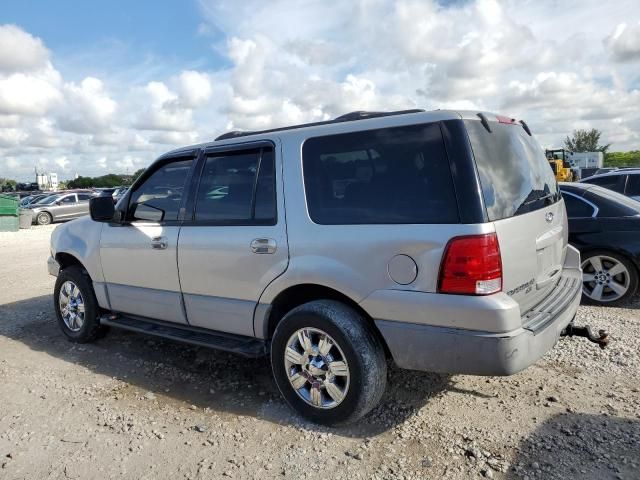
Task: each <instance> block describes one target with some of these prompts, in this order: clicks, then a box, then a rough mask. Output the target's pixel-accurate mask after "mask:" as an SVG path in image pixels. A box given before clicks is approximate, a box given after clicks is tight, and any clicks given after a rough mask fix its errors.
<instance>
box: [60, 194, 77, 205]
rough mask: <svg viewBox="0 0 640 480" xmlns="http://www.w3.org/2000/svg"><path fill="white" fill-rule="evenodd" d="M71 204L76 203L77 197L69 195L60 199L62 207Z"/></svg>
mask: <svg viewBox="0 0 640 480" xmlns="http://www.w3.org/2000/svg"><path fill="white" fill-rule="evenodd" d="M70 203H76V196H75V195H67V196H66V197H62V198H61V199H60V204H61V205H68V204H70Z"/></svg>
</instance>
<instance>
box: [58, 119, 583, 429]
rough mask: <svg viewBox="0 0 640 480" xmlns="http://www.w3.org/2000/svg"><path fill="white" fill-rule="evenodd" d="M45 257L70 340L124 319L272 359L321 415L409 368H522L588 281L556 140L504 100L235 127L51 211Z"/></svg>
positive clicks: (284, 380)
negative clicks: (538, 137)
mask: <svg viewBox="0 0 640 480" xmlns="http://www.w3.org/2000/svg"><path fill="white" fill-rule="evenodd" d="M51 250H52V257H51V258H50V259H49V271H50V272H51V273H52V274H53V275H56V276H57V277H58V278H57V281H56V286H55V293H54V295H55V309H56V313H57V318H58V322H59V324H60V327H61V328H62V331H63V332H64V334H65V335H66V336H67V337H69V338H70V339H71V340H72V341H76V342H87V341H91V340H94V339H96V338H97V337H98V336H99V335H100V334H101V333H102V332H103V330H104V328H105V327H107V326H111V327H118V328H124V329H128V330H133V331H136V332H142V333H147V334H152V335H159V336H162V337H166V338H171V339H175V340H180V341H185V342H189V343H192V344H197V345H204V346H208V347H214V348H219V349H223V350H227V351H231V352H236V353H238V354H241V355H246V356H252V357H255V356H263V355H270V356H271V364H272V367H273V374H274V377H275V381H276V383H277V386H278V388H279V389H280V391H281V393H282V395H283V396H284V398H285V399H286V401H287V402H288V403H289V404H290V405H291V406H292V407H293V408H294V409H296V410H297V411H298V412H300V413H301V414H302V415H304V416H305V417H306V418H308V419H311V420H313V421H315V422H319V423H324V424H338V423H344V422H348V421H353V420H355V419H358V418H360V417H362V416H363V415H365V414H366V413H367V412H368V411H370V410H371V409H372V408H373V407H374V406H375V405H376V404H377V403H378V401H379V399H380V397H381V395H382V393H383V390H384V388H385V382H386V371H387V358H391V359H393V361H394V362H395V363H396V364H397V365H398V366H399V367H401V368H406V369H414V370H428V371H434V372H450V373H464V374H474V375H510V374H513V373H515V372H518V371H520V370H522V369H524V368H526V367H527V366H529V365H531V364H532V363H533V362H535V361H536V360H537V359H539V358H540V357H541V356H542V355H544V353H545V352H547V351H548V350H549V349H551V348H552V347H553V346H554V345H555V343H556V341H557V340H558V338H559V336H560V335H561V333H562V332H563V330H564V329H565V328H567V327H568V325H569V324H570V323H571V322H572V320H573V318H574V316H575V313H576V309H577V308H578V303H579V302H580V296H581V290H582V289H581V285H582V280H581V271H580V260H579V254H578V252H577V250H575V249H574V248H573V247H571V246H569V245H568V244H567V217H566V213H565V206H564V201H563V200H562V198H561V196H560V194H559V191H558V187H557V184H556V181H555V179H554V176H553V172H552V171H551V169H550V168H549V165H548V163H547V160H546V159H545V155H544V151H543V150H542V149H541V148H540V146H539V145H538V143H537V142H536V141H535V139H534V138H533V137H532V136H531V133H530V131H529V128H528V127H527V126H526V124H524V123H523V122H520V123H517V122H516V121H515V120H513V119H510V118H506V117H502V116H496V115H492V114H488V113H486V114H483V113H480V114H477V113H471V112H452V111H434V112H424V111H420V110H414V111H404V112H390V113H366V112H355V113H353V114H348V115H345V116H342V117H339V118H337V119H335V120H332V121H326V122H319V123H314V124H307V125H299V126H294V127H289V128H282V129H275V130H268V131H262V132H231V133H227V134H225V135H222V136H221V137H219V138H218V139H216V141H214V142H211V143H206V144H202V145H195V146H191V147H186V148H181V149H179V150H175V151H172V152H170V153H168V154H166V155H163V156H162V157H160V158H159V159H158V160H157V161H156V162H155V163H153V164H152V165H151V166H150V167H149V168H148V169H147V170H146V171H145V173H144V174H143V175H142V176H141V177H140V178H139V179H138V180H137V181H136V183H135V184H134V185H133V187H132V188H131V189H130V190H129V191H128V193H127V194H126V196H125V197H123V198H122V199H121V200H120V201H119V202H118V204H117V205H116V206H115V207H114V205H113V202H112V201H111V199H109V198H107V199H105V198H94V199H92V200H91V218H84V219H81V220H77V221H74V222H71V223H68V224H66V225H63V226H60V227H58V228H57V229H56V230H55V232H54V233H53V235H52V240H51Z"/></svg>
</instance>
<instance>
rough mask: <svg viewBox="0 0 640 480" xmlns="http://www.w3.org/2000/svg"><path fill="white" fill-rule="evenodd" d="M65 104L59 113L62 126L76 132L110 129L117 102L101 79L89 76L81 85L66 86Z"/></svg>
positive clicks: (71, 84) (58, 116)
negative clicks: (106, 89)
mask: <svg viewBox="0 0 640 480" xmlns="http://www.w3.org/2000/svg"><path fill="white" fill-rule="evenodd" d="M64 95H65V104H64V107H63V108H61V109H60V112H59V113H58V115H57V122H58V125H59V126H60V128H62V129H63V130H67V131H70V132H75V133H93V132H96V131H100V130H104V129H108V128H109V127H110V125H111V124H112V121H113V116H114V114H115V113H116V109H117V103H116V102H115V101H114V100H113V99H112V98H111V97H110V96H109V94H108V93H107V92H106V91H105V89H104V84H103V82H102V81H101V80H99V79H97V78H94V77H87V78H85V79H84V80H82V82H80V85H76V84H75V83H68V84H66V85H65V86H64Z"/></svg>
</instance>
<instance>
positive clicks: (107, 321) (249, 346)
mask: <svg viewBox="0 0 640 480" xmlns="http://www.w3.org/2000/svg"><path fill="white" fill-rule="evenodd" d="M100 324H101V325H107V326H109V327H114V328H122V329H124V330H130V331H132V332H137V333H146V334H147V335H153V336H156V337H162V338H166V339H169V340H176V341H178V342H183V343H189V344H191V345H198V346H201V347H208V348H215V349H217V350H224V351H226V352H232V353H237V354H239V355H242V356H245V357H250V358H258V357H262V356H264V355H266V354H267V352H268V350H267V344H266V342H264V341H263V340H259V339H257V338H253V337H245V336H243V335H234V334H232V333H225V332H216V331H211V330H205V329H202V328H197V327H190V326H188V325H175V324H169V323H167V322H160V321H156V320H149V319H143V318H137V317H135V318H134V317H128V316H123V315H115V314H107V315H103V316H101V317H100Z"/></svg>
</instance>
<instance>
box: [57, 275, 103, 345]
mask: <svg viewBox="0 0 640 480" xmlns="http://www.w3.org/2000/svg"><path fill="white" fill-rule="evenodd" d="M66 281H72V282H73V283H75V284H76V286H77V287H78V288H79V289H80V293H81V294H82V299H83V300H84V324H83V325H82V328H81V329H80V330H78V331H77V332H74V331H72V330H70V329H69V327H67V325H66V324H65V323H64V320H63V318H62V313H61V312H60V303H59V301H58V299H59V296H60V289H61V288H62V285H63V284H64V283H65V282H66ZM53 304H54V309H55V312H56V319H57V320H58V325H59V326H60V329H61V330H62V332H63V333H64V334H65V335H66V336H67V338H69V339H70V340H72V341H74V342H78V343H84V342H90V341H92V340H94V339H95V338H96V337H97V335H98V331H99V328H100V323H99V320H98V302H97V301H96V297H95V293H94V291H93V286H92V285H91V280H90V279H89V276H88V275H87V274H86V273H85V272H84V271H83V270H82V269H81V268H80V267H77V266H71V267H68V268H65V269H64V270H61V271H60V273H59V274H58V278H57V279H56V285H55V289H54V295H53Z"/></svg>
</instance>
